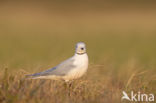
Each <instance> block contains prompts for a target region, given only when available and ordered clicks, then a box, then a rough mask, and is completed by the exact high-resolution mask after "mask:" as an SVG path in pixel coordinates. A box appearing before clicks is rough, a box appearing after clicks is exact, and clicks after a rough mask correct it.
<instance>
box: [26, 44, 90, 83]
mask: <svg viewBox="0 0 156 103" xmlns="http://www.w3.org/2000/svg"><path fill="white" fill-rule="evenodd" d="M87 68H88V55H87V53H86V46H85V44H84V43H83V42H79V43H77V44H76V51H75V54H74V56H72V57H71V58H69V59H67V60H65V61H64V62H62V63H60V64H59V65H57V66H56V67H54V68H51V69H48V70H46V71H43V72H39V73H35V74H31V75H28V76H31V78H32V79H53V80H59V79H63V80H65V81H69V80H74V79H77V78H80V77H82V76H83V75H84V74H85V72H86V71H87Z"/></svg>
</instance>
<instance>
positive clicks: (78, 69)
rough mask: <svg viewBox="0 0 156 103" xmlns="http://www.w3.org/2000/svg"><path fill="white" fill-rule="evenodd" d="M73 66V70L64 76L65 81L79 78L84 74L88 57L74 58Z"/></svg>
mask: <svg viewBox="0 0 156 103" xmlns="http://www.w3.org/2000/svg"><path fill="white" fill-rule="evenodd" d="M74 65H75V68H73V69H72V70H71V71H70V72H69V73H68V75H67V76H66V79H68V80H71V79H77V78H80V77H81V76H83V75H84V74H85V72H86V71H87V68H88V56H87V55H80V56H76V57H75V61H74Z"/></svg>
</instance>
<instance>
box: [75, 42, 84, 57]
mask: <svg viewBox="0 0 156 103" xmlns="http://www.w3.org/2000/svg"><path fill="white" fill-rule="evenodd" d="M85 53H86V45H85V43H83V42H78V43H77V44H76V54H79V55H81V54H85Z"/></svg>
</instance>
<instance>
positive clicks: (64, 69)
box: [31, 58, 76, 76]
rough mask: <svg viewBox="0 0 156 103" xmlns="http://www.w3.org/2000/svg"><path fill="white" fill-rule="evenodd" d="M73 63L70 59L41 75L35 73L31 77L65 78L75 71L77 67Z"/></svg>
mask: <svg viewBox="0 0 156 103" xmlns="http://www.w3.org/2000/svg"><path fill="white" fill-rule="evenodd" d="M73 63H74V59H72V58H70V59H67V60H66V61H64V62H62V63H61V64H59V65H58V66H56V67H54V68H52V69H49V70H46V71H43V72H40V73H35V74H32V75H31V76H48V75H57V76H63V75H66V74H67V73H68V72H69V71H70V70H72V69H74V67H76V66H75V65H74V64H73Z"/></svg>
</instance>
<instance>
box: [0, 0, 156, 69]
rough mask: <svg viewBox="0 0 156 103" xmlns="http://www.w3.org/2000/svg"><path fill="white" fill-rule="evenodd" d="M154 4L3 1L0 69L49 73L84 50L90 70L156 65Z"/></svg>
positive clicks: (143, 0) (133, 0)
mask: <svg viewBox="0 0 156 103" xmlns="http://www.w3.org/2000/svg"><path fill="white" fill-rule="evenodd" d="M155 4H156V3H155V1H154V0H78V1H76V0H75V1H74V0H66V1H64V0H52V1H50V0H45V1H38V0H31V1H26V0H19V1H16V0H15V1H12V0H1V1H0V66H1V68H3V67H7V68H9V69H10V70H17V69H25V70H26V69H28V68H29V69H35V68H36V69H39V68H44V69H45V68H49V67H52V66H54V65H56V64H58V63H59V62H60V61H62V60H64V59H66V58H68V57H69V56H72V55H73V54H74V52H75V51H74V49H75V44H76V43H77V42H79V41H83V42H85V43H86V45H87V52H88V55H89V58H90V64H105V62H106V61H107V62H111V63H112V64H113V65H114V66H116V67H118V66H119V65H121V64H124V63H125V62H127V61H128V60H135V61H137V62H139V63H141V64H143V65H144V67H145V68H147V69H148V68H149V67H150V66H151V65H152V66H155V65H156V6H155Z"/></svg>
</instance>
